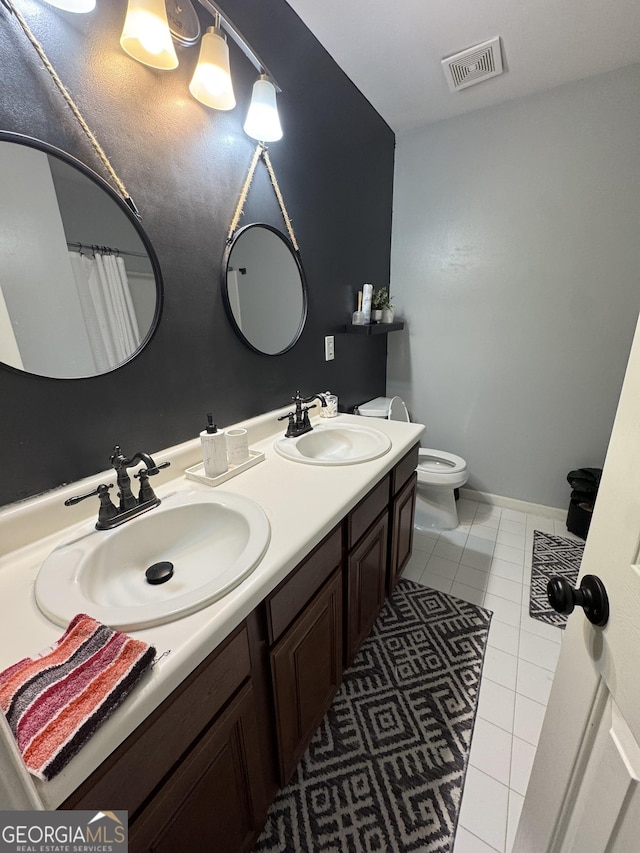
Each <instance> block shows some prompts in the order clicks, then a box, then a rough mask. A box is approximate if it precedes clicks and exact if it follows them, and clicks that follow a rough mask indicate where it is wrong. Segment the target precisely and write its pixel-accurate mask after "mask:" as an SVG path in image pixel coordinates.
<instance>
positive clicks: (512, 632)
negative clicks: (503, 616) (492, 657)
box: [485, 596, 520, 655]
mask: <svg viewBox="0 0 640 853" xmlns="http://www.w3.org/2000/svg"><path fill="white" fill-rule="evenodd" d="M485 598H486V596H485ZM487 642H488V645H489V646H492V647H493V648H494V649H500V650H501V651H503V652H507V653H508V654H510V655H517V654H518V643H519V642H520V631H519V630H518V629H517V628H516V626H515V625H507V623H506V622H499V621H498V620H497V619H492V620H491V627H490V628H489V639H488V641H487Z"/></svg>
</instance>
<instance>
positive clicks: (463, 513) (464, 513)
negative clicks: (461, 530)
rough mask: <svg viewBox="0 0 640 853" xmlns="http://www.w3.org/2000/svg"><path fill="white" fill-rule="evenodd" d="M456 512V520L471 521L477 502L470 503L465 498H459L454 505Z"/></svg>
mask: <svg viewBox="0 0 640 853" xmlns="http://www.w3.org/2000/svg"><path fill="white" fill-rule="evenodd" d="M456 508H457V510H458V518H459V519H460V520H461V521H462V520H463V519H464V520H465V521H471V520H472V519H473V517H474V515H475V514H476V512H477V509H478V501H470V500H468V499H467V498H460V500H459V501H458V502H457V503H456Z"/></svg>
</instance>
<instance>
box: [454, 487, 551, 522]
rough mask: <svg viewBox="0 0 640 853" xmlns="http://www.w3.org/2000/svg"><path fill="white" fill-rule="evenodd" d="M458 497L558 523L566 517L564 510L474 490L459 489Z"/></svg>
mask: <svg viewBox="0 0 640 853" xmlns="http://www.w3.org/2000/svg"><path fill="white" fill-rule="evenodd" d="M460 497H461V498H466V499H467V500H470V501H478V502H479V503H484V504H491V505H492V506H501V507H505V508H506V509H515V510H518V512H528V513H532V514H533V515H539V516H540V517H541V518H555V519H558V521H564V520H565V519H566V517H567V510H566V509H560V508H559V507H555V506H544V505H543V504H534V503H529V501H520V500H517V499H516V498H505V497H503V496H502V495H490V494H489V493H488V492H477V491H476V490H475V489H460Z"/></svg>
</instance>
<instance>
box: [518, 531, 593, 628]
mask: <svg viewBox="0 0 640 853" xmlns="http://www.w3.org/2000/svg"><path fill="white" fill-rule="evenodd" d="M583 552H584V542H575V541H574V540H573V539H566V538H565V537H564V536H554V535H553V534H551V533H543V532H542V531H541V530H534V531H533V559H532V561H531V596H530V598H529V615H530V616H532V617H533V618H534V619H539V620H540V621H541V622H546V623H547V625H555V626H556V627H558V628H562V629H563V630H564V628H565V626H566V624H567V617H566V616H565V615H564V614H562V613H556V611H555V610H553V608H552V607H551V605H550V604H549V599H548V598H547V581H548V580H549V578H550V577H552V576H553V575H561V576H562V577H564V578H566V580H568V581H569V583H570V584H571V586H573V587H575V586H576V581H577V579H578V571H579V570H580V563H581V561H582V554H583Z"/></svg>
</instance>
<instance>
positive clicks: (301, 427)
mask: <svg viewBox="0 0 640 853" xmlns="http://www.w3.org/2000/svg"><path fill="white" fill-rule="evenodd" d="M291 399H292V400H293V402H294V403H295V404H296V410H295V412H287V414H286V415H282V416H281V417H279V418H278V420H279V421H284V420H288V424H287V431H286V432H285V434H284V436H285V438H297V437H298V436H299V435H304V434H305V432H311V430H312V429H313V427H312V426H311V422H310V421H309V409H315V407H316V405H315V403H313V405H311V406H310V405H307V404H308V403H312V402H313V400H320V404H321V405H322V406H323V407H324V406H326V405H327V401H326V399H325V397H324V394H312V395H311V396H310V397H301V396H300V392H299V391H296V396H295V397H292V398H291Z"/></svg>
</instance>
